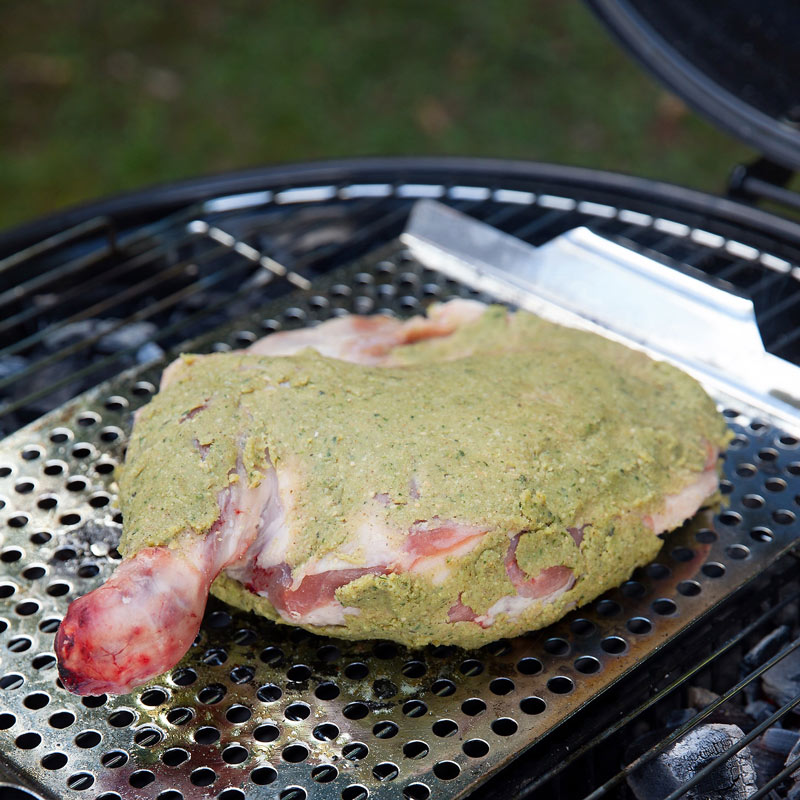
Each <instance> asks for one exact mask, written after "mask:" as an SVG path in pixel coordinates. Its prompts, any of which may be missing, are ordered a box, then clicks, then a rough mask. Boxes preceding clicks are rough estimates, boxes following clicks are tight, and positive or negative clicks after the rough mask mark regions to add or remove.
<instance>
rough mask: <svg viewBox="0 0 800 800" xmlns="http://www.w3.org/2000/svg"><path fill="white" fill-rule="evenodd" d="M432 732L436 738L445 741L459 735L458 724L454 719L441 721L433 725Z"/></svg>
mask: <svg viewBox="0 0 800 800" xmlns="http://www.w3.org/2000/svg"><path fill="white" fill-rule="evenodd" d="M431 730H432V731H433V732H434V734H435V735H436V736H440V737H441V738H443V739H444V738H447V737H448V736H455V735H456V734H457V733H458V723H457V722H456V721H455V720H453V719H439V720H437V721H436V722H434V723H433V725H432V726H431Z"/></svg>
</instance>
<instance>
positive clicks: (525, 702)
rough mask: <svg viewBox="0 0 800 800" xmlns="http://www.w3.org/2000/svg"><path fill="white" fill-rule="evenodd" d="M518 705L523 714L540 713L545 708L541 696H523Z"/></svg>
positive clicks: (545, 705)
mask: <svg viewBox="0 0 800 800" xmlns="http://www.w3.org/2000/svg"><path fill="white" fill-rule="evenodd" d="M519 707H520V710H521V711H522V713H523V714H531V715H536V714H541V713H542V712H543V711H544V710H545V709H546V708H547V703H545V701H544V700H542V698H541V697H536V695H531V696H530V697H523V698H522V700H520V701H519Z"/></svg>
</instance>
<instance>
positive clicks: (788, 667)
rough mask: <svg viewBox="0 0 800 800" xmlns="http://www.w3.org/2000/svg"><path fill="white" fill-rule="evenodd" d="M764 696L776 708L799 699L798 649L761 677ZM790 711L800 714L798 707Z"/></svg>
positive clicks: (799, 655) (799, 651) (799, 650)
mask: <svg viewBox="0 0 800 800" xmlns="http://www.w3.org/2000/svg"><path fill="white" fill-rule="evenodd" d="M761 688H762V690H763V692H764V694H765V695H766V696H767V697H768V698H769V699H770V700H772V701H773V702H775V703H776V705H778V706H782V705H785V704H786V703H790V702H791V701H792V700H794V699H795V698H797V697H800V649H798V650H793V651H792V652H791V653H788V654H787V655H785V656H784V657H783V658H782V659H781V660H780V661H779V662H778V663H777V664H775V666H774V667H770V668H769V669H768V670H767V671H766V672H765V673H764V674H763V675H762V676H761ZM792 711H793V712H794V713H795V714H800V707H798V706H795V707H794V708H793V709H792Z"/></svg>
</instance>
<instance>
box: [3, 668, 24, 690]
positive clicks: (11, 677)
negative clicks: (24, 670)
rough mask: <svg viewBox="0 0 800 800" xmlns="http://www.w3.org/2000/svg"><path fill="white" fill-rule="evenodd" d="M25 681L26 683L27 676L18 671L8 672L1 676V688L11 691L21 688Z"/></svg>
mask: <svg viewBox="0 0 800 800" xmlns="http://www.w3.org/2000/svg"><path fill="white" fill-rule="evenodd" d="M23 683H25V678H24V677H23V676H22V675H20V674H18V673H16V672H8V673H6V674H5V675H3V677H2V678H0V689H3V690H5V691H7V692H11V691H13V690H14V689H19V687H20V686H22V684H23Z"/></svg>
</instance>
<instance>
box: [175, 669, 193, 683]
mask: <svg viewBox="0 0 800 800" xmlns="http://www.w3.org/2000/svg"><path fill="white" fill-rule="evenodd" d="M196 680H197V673H196V672H195V671H194V670H193V669H192V668H191V667H181V668H180V669H176V670H175V671H174V672H173V673H172V682H173V683H175V684H176V685H178V686H190V685H191V684H193V683H194V682H195V681H196Z"/></svg>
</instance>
